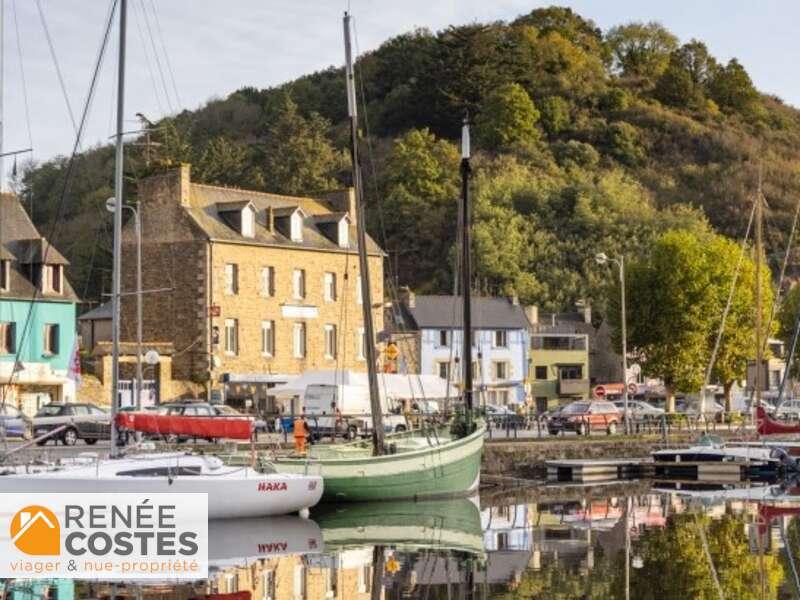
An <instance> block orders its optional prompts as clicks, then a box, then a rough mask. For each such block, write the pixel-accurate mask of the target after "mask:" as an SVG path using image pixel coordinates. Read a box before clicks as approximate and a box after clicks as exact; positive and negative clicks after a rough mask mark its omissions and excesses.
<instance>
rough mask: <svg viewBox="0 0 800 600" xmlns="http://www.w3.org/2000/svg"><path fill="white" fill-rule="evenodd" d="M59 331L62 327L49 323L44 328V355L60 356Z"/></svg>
mask: <svg viewBox="0 0 800 600" xmlns="http://www.w3.org/2000/svg"><path fill="white" fill-rule="evenodd" d="M59 329H60V327H59V326H58V325H57V324H55V323H48V324H47V325H45V326H44V332H43V334H42V342H43V344H44V353H45V354H46V355H48V356H54V355H56V354H58V342H59Z"/></svg>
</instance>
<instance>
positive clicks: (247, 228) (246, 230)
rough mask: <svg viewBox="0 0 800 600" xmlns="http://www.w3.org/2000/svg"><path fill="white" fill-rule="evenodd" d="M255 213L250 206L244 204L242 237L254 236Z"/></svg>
mask: <svg viewBox="0 0 800 600" xmlns="http://www.w3.org/2000/svg"><path fill="white" fill-rule="evenodd" d="M255 221H256V215H255V211H254V210H253V207H252V206H246V207H245V208H244V209H243V210H242V235H243V236H244V237H249V238H251V237H255V235H256V223H255Z"/></svg>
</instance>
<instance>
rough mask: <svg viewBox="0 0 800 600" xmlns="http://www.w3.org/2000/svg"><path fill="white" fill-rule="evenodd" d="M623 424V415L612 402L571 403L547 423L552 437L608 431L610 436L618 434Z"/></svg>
mask: <svg viewBox="0 0 800 600" xmlns="http://www.w3.org/2000/svg"><path fill="white" fill-rule="evenodd" d="M621 422H622V413H621V412H620V411H619V410H617V407H616V406H614V405H613V404H612V403H611V402H606V401H602V400H598V401H594V402H584V401H578V402H571V403H570V404H567V405H566V406H565V407H564V408H562V409H561V410H560V411H559V412H558V413H557V414H556V415H555V416H553V418H551V419H550V421H549V422H548V423H547V429H548V431H549V432H550V434H551V435H558V433H559V432H560V431H574V432H576V433H578V434H579V435H585V434H586V433H588V432H589V431H590V430H601V431H603V430H604V431H606V432H607V433H608V434H609V435H613V434H615V433H616V432H617V428H618V427H619V425H620V423H621Z"/></svg>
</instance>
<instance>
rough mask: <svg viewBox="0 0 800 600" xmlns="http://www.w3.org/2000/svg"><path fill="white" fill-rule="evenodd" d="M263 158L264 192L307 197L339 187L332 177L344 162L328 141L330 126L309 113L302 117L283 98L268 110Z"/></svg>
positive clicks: (290, 102)
mask: <svg viewBox="0 0 800 600" xmlns="http://www.w3.org/2000/svg"><path fill="white" fill-rule="evenodd" d="M266 119H267V123H266V136H265V140H264V143H263V144H262V146H261V148H260V150H261V155H262V156H263V163H262V164H263V167H262V177H263V181H264V188H265V189H267V190H269V191H270V192H276V193H281V194H310V193H314V192H320V191H325V190H330V189H332V188H335V187H337V186H338V185H339V184H338V182H337V181H336V179H335V178H334V174H335V173H336V171H337V169H338V168H339V167H340V166H341V164H342V162H343V160H344V158H343V156H342V155H341V153H340V152H337V151H336V149H335V148H334V147H333V144H331V141H330V139H329V138H328V131H329V129H330V124H329V123H328V122H327V121H326V120H325V119H324V118H322V117H321V116H319V115H318V114H316V113H312V114H311V115H310V116H309V117H307V118H306V117H304V116H302V115H301V114H300V112H299V111H298V109H297V105H296V104H295V103H294V101H293V100H292V99H291V98H290V97H289V96H288V94H285V95H284V96H283V97H282V98H280V99H279V100H277V102H276V104H275V105H274V106H272V107H270V108H269V112H268V114H267V117H266Z"/></svg>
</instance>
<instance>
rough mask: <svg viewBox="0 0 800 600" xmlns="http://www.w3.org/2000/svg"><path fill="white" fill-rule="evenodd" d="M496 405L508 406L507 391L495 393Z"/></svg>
mask: <svg viewBox="0 0 800 600" xmlns="http://www.w3.org/2000/svg"><path fill="white" fill-rule="evenodd" d="M497 404H499V405H500V406H508V390H498V391H497Z"/></svg>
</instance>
